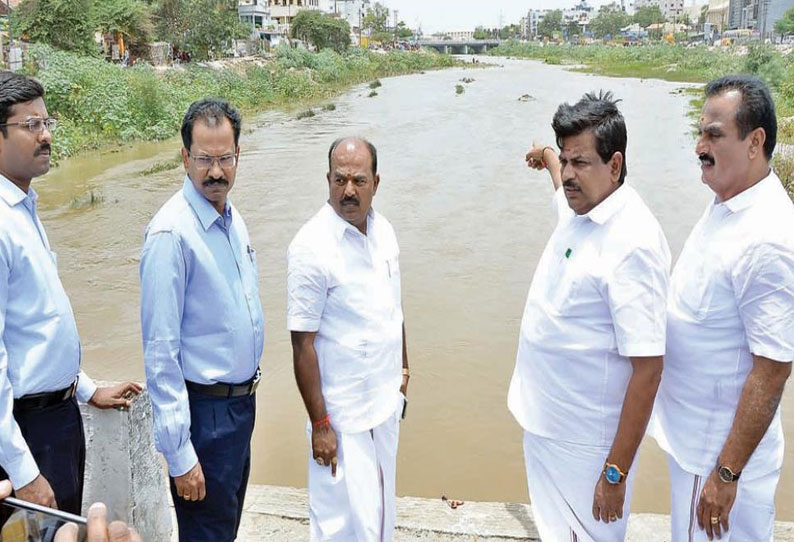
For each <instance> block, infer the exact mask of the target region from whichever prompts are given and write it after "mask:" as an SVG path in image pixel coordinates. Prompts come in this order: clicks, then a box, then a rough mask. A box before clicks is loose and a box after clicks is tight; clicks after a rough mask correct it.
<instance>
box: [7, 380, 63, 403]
mask: <svg viewBox="0 0 794 542" xmlns="http://www.w3.org/2000/svg"><path fill="white" fill-rule="evenodd" d="M75 393H77V380H75V381H74V382H73V383H72V385H71V386H69V387H68V388H64V389H62V390H58V391H48V392H44V393H32V394H30V395H23V396H22V397H20V398H19V399H14V410H36V409H40V408H47V407H50V406H53V405H57V404H58V403H63V402H64V401H68V400H69V399H71V398H72V397H74V394H75Z"/></svg>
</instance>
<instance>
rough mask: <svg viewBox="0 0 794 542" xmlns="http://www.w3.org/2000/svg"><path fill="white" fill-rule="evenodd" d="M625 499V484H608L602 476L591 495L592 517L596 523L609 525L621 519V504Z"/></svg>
mask: <svg viewBox="0 0 794 542" xmlns="http://www.w3.org/2000/svg"><path fill="white" fill-rule="evenodd" d="M625 499H626V483H625V481H624V482H622V483H620V484H610V483H609V482H607V480H606V478H605V477H604V475H603V474H602V475H601V476H599V478H598V483H597V484H596V487H595V494H594V495H593V517H594V518H595V520H596V521H599V520H601V521H603V522H604V523H610V522H612V521H617V520H619V519H622V518H623V502H624V501H625Z"/></svg>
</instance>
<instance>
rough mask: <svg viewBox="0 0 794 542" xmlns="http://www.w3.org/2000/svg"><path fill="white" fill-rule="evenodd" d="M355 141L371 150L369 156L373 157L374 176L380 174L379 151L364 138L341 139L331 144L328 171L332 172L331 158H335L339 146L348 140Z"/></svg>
mask: <svg viewBox="0 0 794 542" xmlns="http://www.w3.org/2000/svg"><path fill="white" fill-rule="evenodd" d="M350 139H352V140H355V141H361V142H362V143H363V144H364V145H365V146H366V147H367V149H369V155H370V156H371V157H372V174H373V175H377V174H378V150H377V149H376V148H375V145H373V144H372V143H370V142H369V141H367V140H366V139H364V138H363V137H340V138H339V139H337V140H336V141H334V142H333V143H331V148H330V149H328V171H331V156H333V154H334V151H335V150H336V148H337V147H338V146H339V144H340V143H342V142H343V141H347V140H350Z"/></svg>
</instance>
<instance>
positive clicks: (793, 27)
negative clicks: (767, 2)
mask: <svg viewBox="0 0 794 542" xmlns="http://www.w3.org/2000/svg"><path fill="white" fill-rule="evenodd" d="M775 32H777V33H778V34H782V35H784V36H785V35H787V34H794V8H791V9H789V10H787V11H786V12H785V13H784V14H783V17H781V18H780V19H778V20H777V21H776V22H775Z"/></svg>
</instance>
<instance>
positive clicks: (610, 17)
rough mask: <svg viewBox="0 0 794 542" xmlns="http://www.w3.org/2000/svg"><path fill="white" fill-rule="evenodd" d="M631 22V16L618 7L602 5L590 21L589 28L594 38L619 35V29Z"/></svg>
mask: <svg viewBox="0 0 794 542" xmlns="http://www.w3.org/2000/svg"><path fill="white" fill-rule="evenodd" d="M630 24H631V17H630V16H629V15H626V14H625V13H623V11H622V10H621V9H620V8H617V7H612V8H610V7H608V6H602V7H601V9H600V10H599V11H598V15H596V16H595V18H594V19H593V20H592V21H590V29H591V30H592V31H593V36H595V37H596V38H604V37H607V36H610V37H616V36H619V35H620V29H621V28H623V27H625V26H628V25H630Z"/></svg>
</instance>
